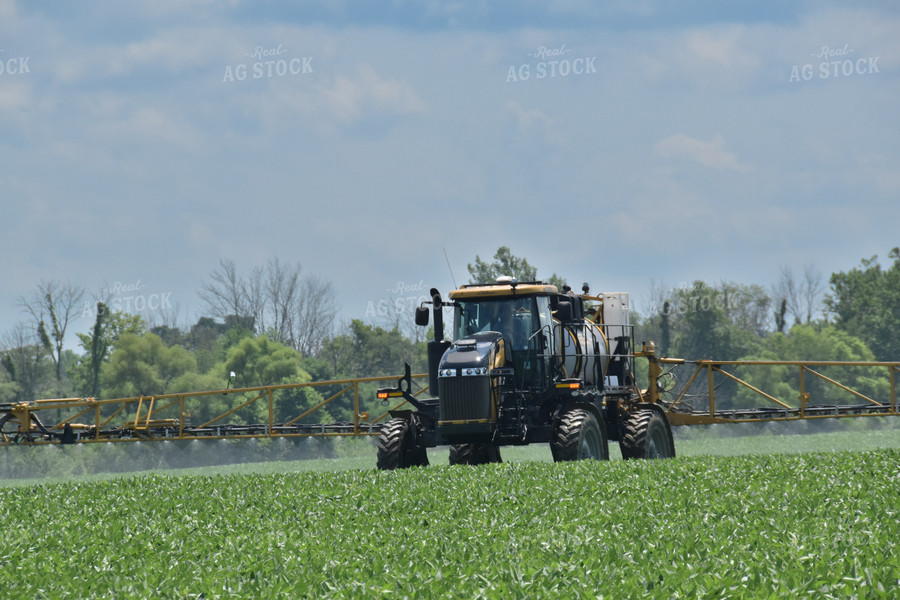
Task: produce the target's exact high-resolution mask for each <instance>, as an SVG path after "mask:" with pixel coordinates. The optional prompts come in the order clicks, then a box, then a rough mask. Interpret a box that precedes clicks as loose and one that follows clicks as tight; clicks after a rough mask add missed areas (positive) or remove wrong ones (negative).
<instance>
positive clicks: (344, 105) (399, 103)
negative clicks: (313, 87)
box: [322, 64, 425, 123]
mask: <svg viewBox="0 0 900 600" xmlns="http://www.w3.org/2000/svg"><path fill="white" fill-rule="evenodd" d="M322 94H323V96H324V98H323V99H324V101H325V106H324V107H323V108H325V109H327V110H329V111H330V112H331V113H332V114H333V115H334V116H336V117H337V118H338V119H339V120H340V121H342V122H344V123H351V122H354V121H357V120H359V119H361V118H362V117H363V116H364V115H368V114H369V113H381V114H384V113H387V114H397V115H399V114H411V113H418V112H423V111H424V110H425V103H424V102H423V101H422V100H421V99H420V98H419V97H418V95H416V93H415V91H414V90H413V89H412V87H411V86H410V85H409V84H408V83H407V82H405V81H402V80H397V79H385V78H382V77H380V76H379V75H378V73H377V72H376V71H375V69H374V68H373V67H371V66H370V65H365V64H364V65H361V66H359V67H358V68H357V72H356V75H355V76H353V77H345V76H339V77H337V78H336V79H335V80H334V83H333V85H331V87H327V88H325V89H323V90H322Z"/></svg>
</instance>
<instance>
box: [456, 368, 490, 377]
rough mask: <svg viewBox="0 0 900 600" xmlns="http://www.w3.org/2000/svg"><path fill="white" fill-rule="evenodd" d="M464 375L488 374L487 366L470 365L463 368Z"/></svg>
mask: <svg viewBox="0 0 900 600" xmlns="http://www.w3.org/2000/svg"><path fill="white" fill-rule="evenodd" d="M462 374H463V375H487V374H488V369H487V367H469V368H466V369H463V370H462Z"/></svg>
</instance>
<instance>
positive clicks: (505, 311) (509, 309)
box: [454, 297, 538, 350]
mask: <svg viewBox="0 0 900 600" xmlns="http://www.w3.org/2000/svg"><path fill="white" fill-rule="evenodd" d="M537 323H538V321H537V318H536V307H535V304H534V298H533V297H528V298H511V299H502V300H478V301H477V302H473V301H457V309H456V314H455V318H454V334H455V336H454V339H461V338H464V337H466V336H469V335H472V334H473V333H480V332H484V331H497V332H499V333H501V334H502V335H503V337H505V338H506V339H507V340H508V343H509V344H511V345H512V347H513V349H514V350H520V349H523V348H526V347H527V345H528V338H529V337H530V336H531V334H532V333H534V330H535V329H536V328H537Z"/></svg>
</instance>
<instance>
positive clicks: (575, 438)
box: [550, 408, 609, 462]
mask: <svg viewBox="0 0 900 600" xmlns="http://www.w3.org/2000/svg"><path fill="white" fill-rule="evenodd" d="M550 451H551V452H552V453H553V460H554V461H556V462H563V461H570V460H609V444H608V442H607V439H606V427H605V426H604V424H603V422H602V420H600V419H598V418H597V416H596V415H595V414H594V413H593V412H591V411H589V410H587V409H584V408H573V409H570V410H567V411H566V412H565V413H563V415H562V416H561V417H560V419H559V423H558V424H557V425H556V429H555V430H554V432H553V438H552V439H551V440H550Z"/></svg>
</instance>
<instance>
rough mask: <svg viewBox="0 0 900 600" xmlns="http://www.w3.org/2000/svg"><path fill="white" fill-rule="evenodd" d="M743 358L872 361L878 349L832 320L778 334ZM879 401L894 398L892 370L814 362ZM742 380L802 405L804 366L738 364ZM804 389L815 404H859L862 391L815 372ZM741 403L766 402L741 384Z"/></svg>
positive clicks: (822, 370)
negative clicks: (802, 369) (850, 389)
mask: <svg viewBox="0 0 900 600" xmlns="http://www.w3.org/2000/svg"><path fill="white" fill-rule="evenodd" d="M741 359H742V360H779V361H802V360H808V361H838V362H870V361H873V360H875V356H874V354H873V353H872V351H871V350H870V349H869V348H868V347H867V346H866V344H865V343H864V342H863V341H862V340H861V339H859V338H857V337H855V336H852V335H850V334H849V333H847V332H846V331H843V330H841V329H839V328H837V327H836V326H834V325H830V324H809V323H805V324H802V325H801V324H798V325H794V326H793V327H792V328H791V330H790V331H789V332H788V333H787V334H783V333H774V334H772V335H770V336H768V337H767V338H766V339H764V340H763V341H762V342H761V347H760V350H759V351H758V352H757V353H754V354H750V355H747V356H743V357H741ZM811 368H812V369H813V370H814V371H816V372H818V373H820V374H822V375H824V376H825V377H830V378H832V379H834V380H836V381H840V382H841V383H842V384H844V385H847V386H849V387H850V388H852V389H855V390H856V391H858V392H860V393H862V394H865V395H866V396H868V397H870V398H872V399H873V400H878V401H886V400H887V399H888V398H889V397H890V380H889V376H888V372H887V371H886V370H885V369H883V368H879V367H843V366H825V367H811ZM737 374H738V376H739V377H741V379H743V380H744V381H747V382H748V383H750V384H751V385H754V386H755V387H757V388H759V389H761V390H763V391H765V392H766V393H768V394H770V395H772V396H774V397H776V398H778V399H780V400H782V401H784V402H786V403H788V404H791V405H796V404H797V402H798V398H799V394H800V390H799V375H798V374H799V367H796V366H782V365H779V366H768V365H766V366H746V367H741V368H740V369H738V371H737ZM804 389H805V391H806V392H807V393H809V394H810V402H812V403H814V404H858V403H861V402H863V401H862V400H861V399H859V398H858V397H857V396H855V395H853V394H850V393H849V392H847V391H844V390H841V389H840V388H839V387H837V386H835V385H833V384H831V383H828V382H827V381H825V380H823V379H822V378H820V377H818V376H816V375H815V374H814V373H810V372H807V373H805V375H804ZM735 401H736V404H737V405H738V406H758V405H765V404H766V403H765V402H764V401H762V397H761V396H759V395H758V394H756V393H755V392H753V391H752V390H750V389H748V388H746V387H741V388H740V389H739V390H738V392H737V395H736V399H735Z"/></svg>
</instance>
